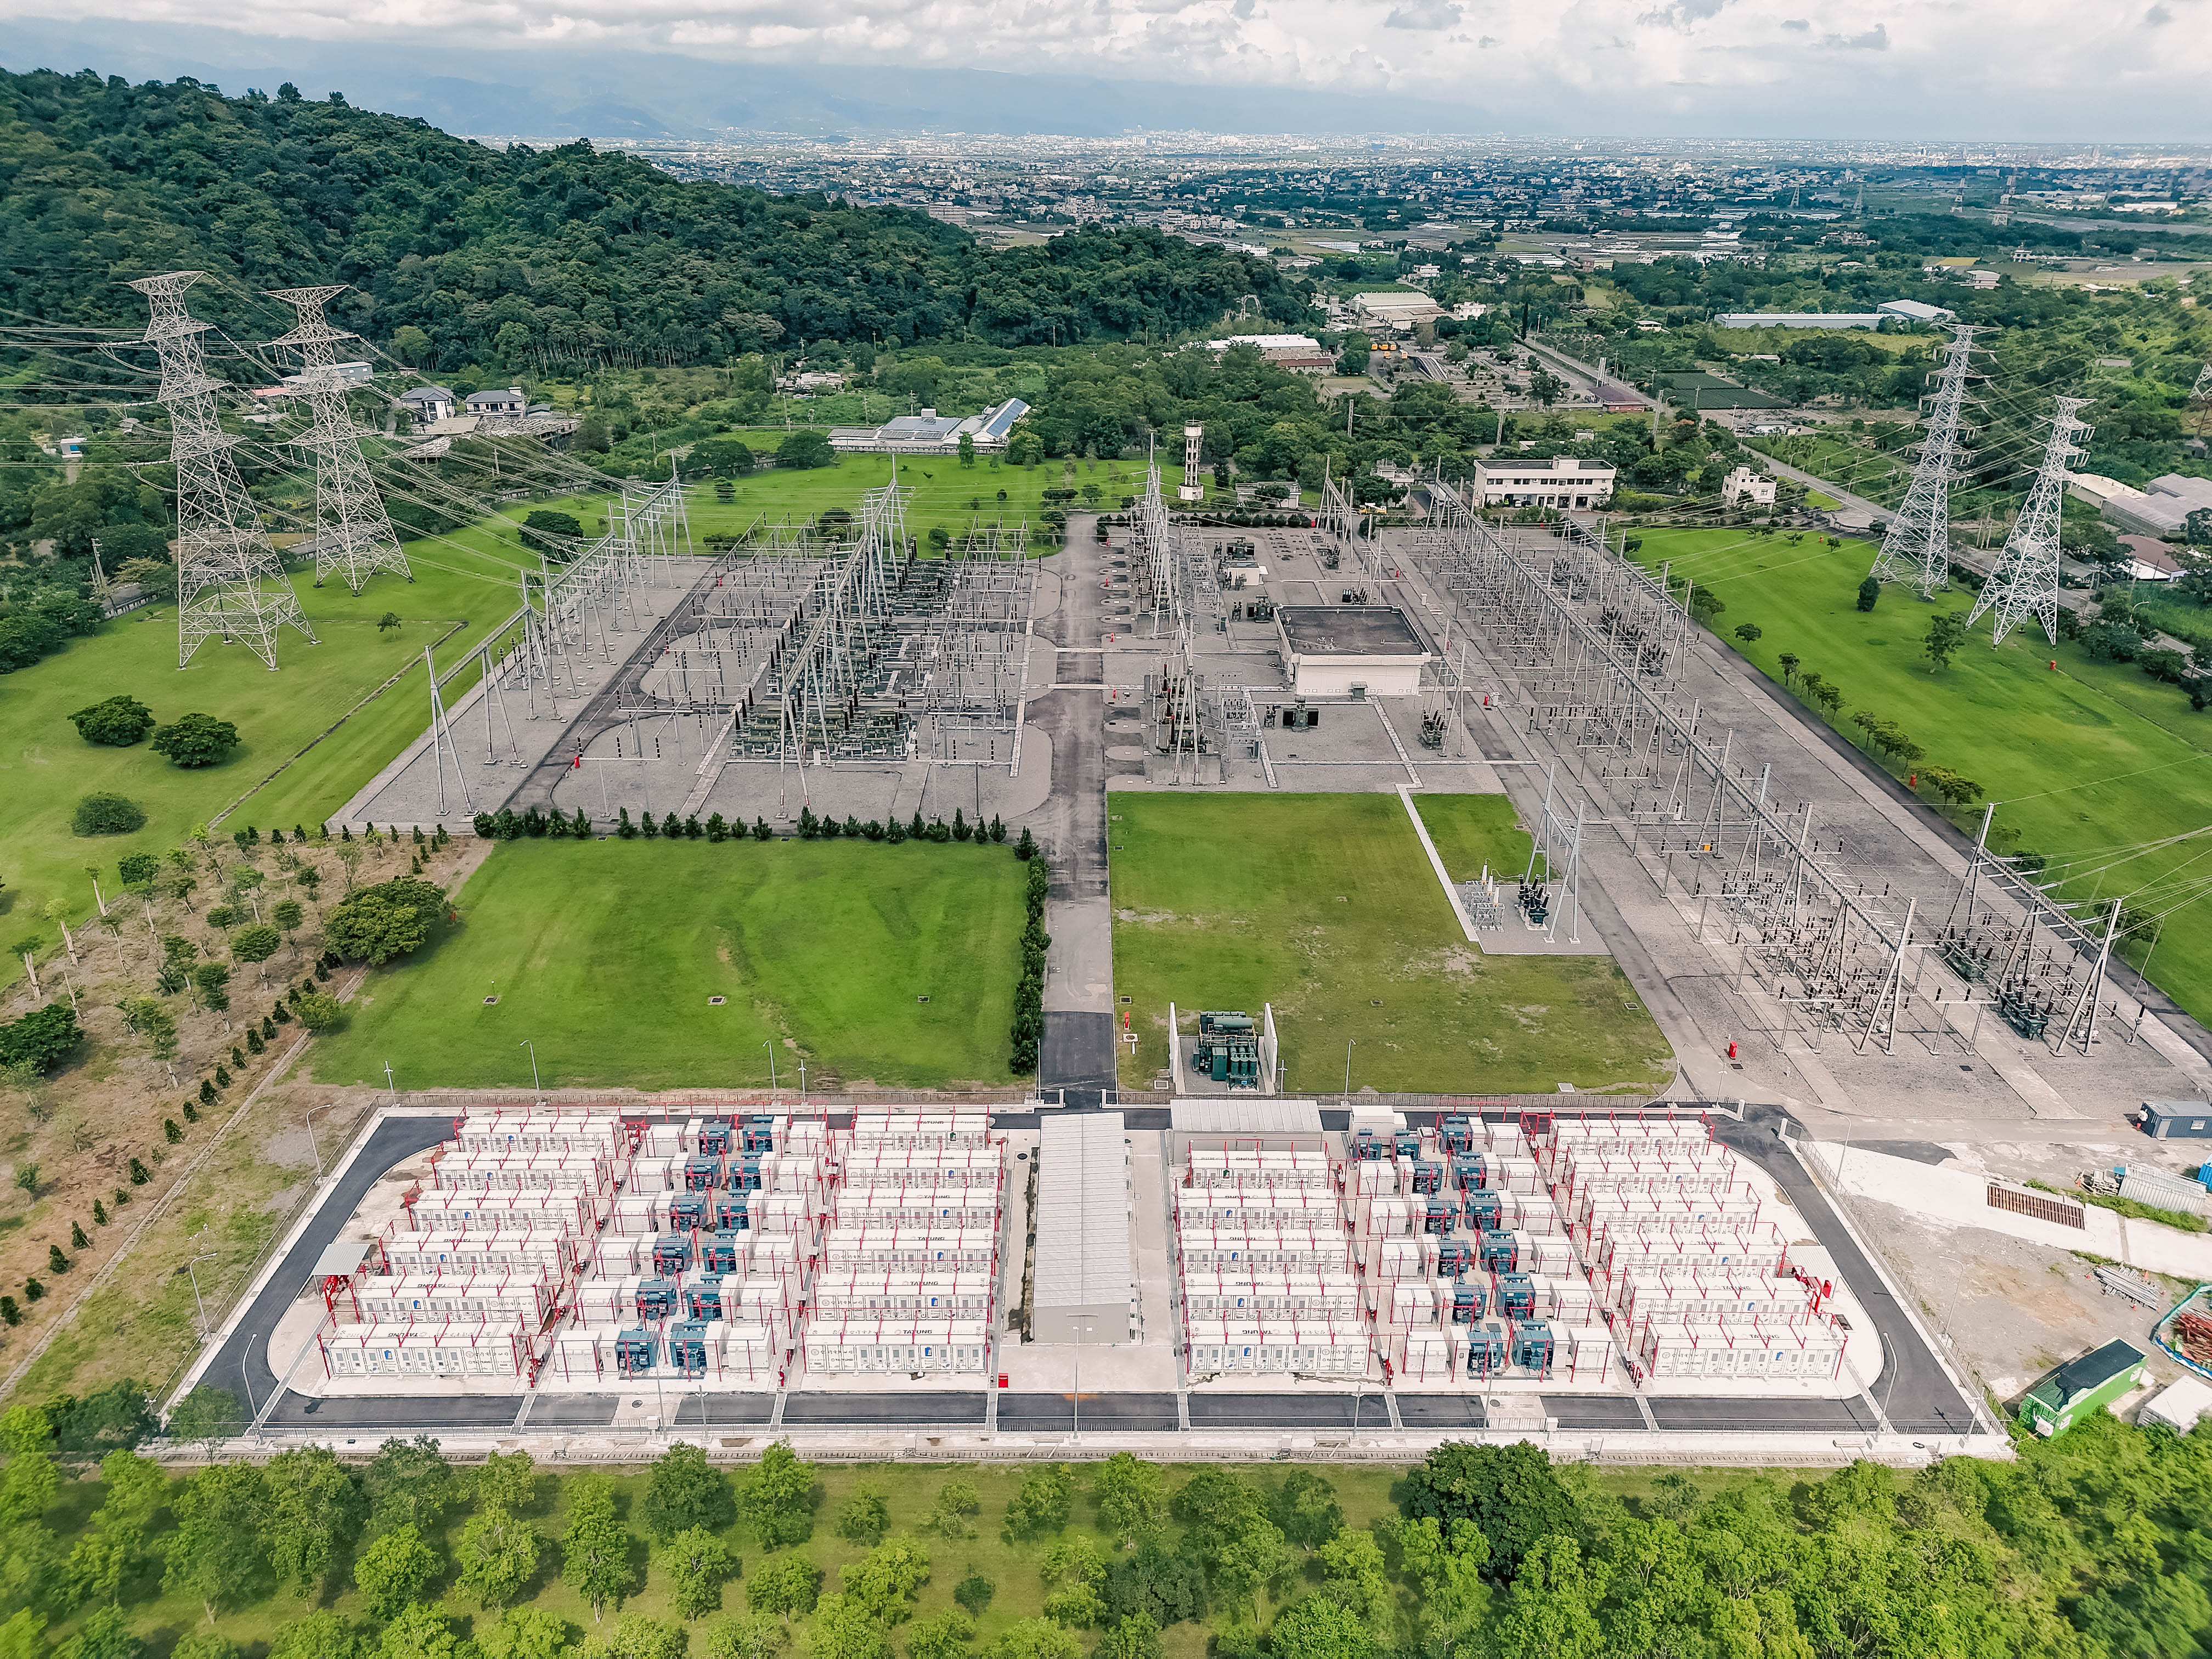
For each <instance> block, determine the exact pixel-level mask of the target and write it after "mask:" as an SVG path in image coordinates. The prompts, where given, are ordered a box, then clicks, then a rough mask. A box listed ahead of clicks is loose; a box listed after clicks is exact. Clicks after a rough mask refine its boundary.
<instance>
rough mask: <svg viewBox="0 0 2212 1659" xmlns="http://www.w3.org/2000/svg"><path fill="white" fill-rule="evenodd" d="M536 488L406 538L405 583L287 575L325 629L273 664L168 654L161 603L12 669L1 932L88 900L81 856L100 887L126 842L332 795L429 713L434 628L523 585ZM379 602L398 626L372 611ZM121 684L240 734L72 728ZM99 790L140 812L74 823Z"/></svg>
mask: <svg viewBox="0 0 2212 1659" xmlns="http://www.w3.org/2000/svg"><path fill="white" fill-rule="evenodd" d="M534 505H535V504H531V503H518V504H515V505H513V506H510V507H507V508H504V509H503V510H502V512H501V513H500V514H497V515H495V516H494V517H492V518H490V519H488V520H485V521H484V522H483V524H480V525H477V526H471V527H470V528H469V529H466V530H464V531H459V532H455V533H453V535H451V536H448V537H440V538H422V539H420V540H416V541H412V542H410V543H409V544H407V552H408V556H409V561H410V565H411V566H412V568H413V570H414V574H415V580H413V581H412V582H408V581H403V580H399V579H398V578H397V577H393V576H378V577H376V578H374V580H371V581H370V582H369V583H368V586H366V587H365V588H364V589H363V590H362V592H361V594H360V595H359V596H358V597H356V595H354V594H352V593H350V592H348V591H347V590H346V588H345V587H344V586H343V584H341V583H339V582H338V581H337V580H336V579H335V578H333V579H332V580H331V584H330V585H329V586H325V587H317V586H314V578H313V574H312V573H306V574H295V575H294V576H293V577H292V578H291V579H290V580H291V582H292V585H293V586H294V587H295V589H296V590H297V591H298V592H299V595H300V600H301V609H302V610H303V611H305V613H306V615H307V620H308V622H309V623H310V625H311V626H312V627H313V629H314V630H315V633H316V635H317V637H318V638H319V640H320V641H321V643H320V644H316V645H311V644H309V643H308V642H307V640H306V639H304V638H302V637H301V635H298V634H296V633H295V632H293V631H292V630H291V629H284V630H283V632H282V633H281V634H280V635H279V636H278V640H277V647H276V653H277V654H276V662H277V671H276V672H274V673H271V672H270V671H269V670H268V669H267V668H266V667H264V665H262V663H261V661H260V659H258V658H257V657H255V656H253V655H252V653H250V652H249V651H247V650H246V647H244V646H242V645H225V644H223V643H222V641H219V640H216V641H208V642H206V643H204V644H203V645H202V646H201V647H199V649H198V650H197V651H196V652H195V653H193V655H192V659H191V664H190V665H188V666H187V667H185V669H183V670H181V671H179V669H178V667H177V655H176V653H177V620H176V619H177V610H176V606H174V605H153V606H150V607H149V608H147V609H146V610H143V611H132V612H131V613H130V614H128V615H126V616H125V617H121V618H119V619H118V620H116V621H114V622H111V623H107V624H106V627H105V628H104V629H102V630H101V631H100V633H98V634H96V635H90V636H88V637H87V638H84V639H79V640H72V641H70V643H69V644H68V645H67V646H66V647H64V649H62V650H61V651H59V652H57V653H55V654H54V655H52V656H51V657H48V658H47V659H46V660H45V661H43V662H40V663H38V664H36V665H33V666H32V667H29V668H26V669H22V670H20V671H17V672H15V673H14V674H10V675H9V676H8V677H7V678H6V682H5V692H6V695H5V696H0V773H4V774H6V776H5V778H4V779H0V791H4V794H5V800H4V804H0V881H4V882H5V883H6V887H5V890H4V893H0V904H4V905H7V906H9V915H7V916H6V917H4V918H0V933H4V936H5V939H7V940H13V939H16V938H18V937H22V936H25V935H28V934H33V933H35V934H42V935H44V936H45V937H46V940H47V942H48V943H49V944H50V945H56V946H58V945H59V944H60V937H59V934H58V933H57V931H56V930H55V929H54V928H53V927H52V925H51V924H49V923H47V922H46V921H45V911H46V906H47V904H48V903H49V902H52V901H54V900H57V899H59V900H61V901H63V902H65V903H67V904H68V905H69V906H70V923H71V925H72V926H75V925H76V923H77V922H78V921H81V920H82V919H83V918H84V917H86V916H87V915H90V914H91V912H92V909H93V898H92V884H91V883H90V882H89V881H88V880H87V879H86V878H85V875H84V866H86V865H88V864H94V865H98V866H100V868H101V872H102V878H103V884H104V885H105V886H106V889H107V890H108V891H109V892H110V893H111V894H112V892H113V891H114V890H115V863H116V860H118V859H119V858H120V857H122V856H123V855H124V854H126V853H133V852H139V851H150V852H160V851H161V850H162V849H164V848H169V847H173V846H175V845H177V844H178V843H179V842H182V841H183V840H184V839H185V836H187V835H188V834H189V833H190V831H191V828H192V826H193V825H194V824H196V823H207V822H209V821H210V820H211V819H213V818H214V817H216V815H217V814H218V813H220V812H222V811H224V810H225V809H226V808H229V807H233V806H234V803H235V806H234V817H233V818H232V819H231V820H230V821H231V823H239V824H243V823H252V824H255V825H257V826H260V827H262V828H264V829H265V828H267V827H268V826H270V825H272V824H273V825H279V826H282V827H283V828H284V829H287V830H288V831H289V829H290V828H291V826H292V825H293V824H295V823H308V824H313V823H318V822H319V821H320V820H322V819H323V818H325V817H328V816H330V815H331V813H333V812H335V811H337V809H338V808H339V807H340V806H342V805H344V804H345V801H346V800H347V799H348V798H349V796H351V795H352V794H353V793H354V792H355V791H356V790H357V789H358V788H360V787H361V786H362V784H364V783H366V782H367V781H368V780H369V779H370V778H372V777H374V775H376V772H377V770H378V769H380V767H382V766H383V765H384V764H385V763H386V762H388V761H389V760H391V759H392V757H393V756H395V755H397V754H398V752H399V751H400V750H402V749H404V748H405V747H406V746H407V744H409V743H410V742H411V741H412V740H413V739H414V738H416V735H418V734H419V733H420V732H422V728H423V726H424V725H425V724H426V723H427V722H428V718H429V712H428V710H429V704H428V698H427V696H425V694H424V690H423V681H422V651H423V647H426V646H436V645H439V642H440V641H446V642H445V643H444V644H443V645H442V646H441V647H440V649H439V653H438V655H439V659H440V661H441V663H444V662H449V661H451V660H453V658H454V657H455V655H457V654H458V653H459V652H460V651H462V650H465V649H466V648H467V647H468V646H469V645H471V643H473V642H475V641H477V640H479V639H481V638H482V636H483V630H484V629H487V628H489V627H490V626H491V625H493V624H494V623H497V622H498V621H499V620H500V619H501V617H505V616H507V614H508V613H509V612H510V611H513V610H514V608H515V607H516V605H519V604H520V602H521V595H520V586H519V583H518V580H517V575H516V573H517V571H518V569H519V568H521V567H522V566H524V565H527V566H528V568H531V569H533V570H534V569H536V568H537V567H538V560H537V557H536V556H535V555H534V554H531V553H527V552H526V551H525V550H524V549H523V548H522V546H521V544H520V541H519V540H518V539H517V538H516V535H515V533H514V524H515V520H517V519H519V518H520V517H521V516H522V515H523V514H524V513H528V512H530V511H532V509H533V506H534ZM553 505H555V506H556V507H562V508H563V509H564V510H568V511H572V512H576V513H579V514H580V515H582V514H584V513H594V514H595V513H598V512H599V511H601V510H603V509H602V508H601V507H600V506H599V503H598V501H596V499H594V500H591V501H584V500H574V501H562V502H556V503H554V504H553ZM387 612H389V613H391V614H392V615H394V616H396V617H398V618H399V622H398V625H396V626H393V627H390V628H384V627H380V626H379V624H380V622H381V621H382V619H383V617H385V615H386V613H387ZM395 675H397V676H398V679H397V681H396V682H395V683H393V684H391V685H390V687H389V688H388V689H386V690H381V691H380V690H379V688H380V687H384V686H385V684H386V682H387V681H390V680H392V678H393V677H394V676H395ZM460 689H461V688H459V687H458V686H457V687H455V688H454V690H453V695H458V694H459V690H460ZM124 693H127V694H128V695H130V696H134V697H137V699H138V700H139V701H140V702H143V703H144V704H146V705H147V706H148V707H149V708H151V709H153V710H154V712H155V714H156V715H157V716H158V717H160V718H161V720H173V719H175V718H176V717H177V716H178V715H179V714H185V713H186V712H188V711H197V712H199V713H202V714H212V715H214V716H216V718H217V719H218V720H228V721H230V722H231V724H232V725H234V726H236V727H237V728H238V732H239V736H240V746H239V748H238V749H237V750H234V752H233V753H232V754H231V756H230V757H229V758H228V760H226V761H225V762H224V763H222V765H220V766H211V767H206V768H202V769H195V770H190V771H186V770H180V769H178V768H176V767H174V766H172V765H170V764H169V763H168V762H167V761H166V760H165V759H163V758H162V757H161V756H159V755H157V754H155V753H154V752H153V750H150V749H149V748H148V747H147V745H146V744H143V743H141V744H135V745H134V746H132V747H131V748H128V749H106V748H100V747H99V746H97V745H95V744H88V743H86V742H85V741H84V740H83V739H82V738H79V737H78V736H77V733H76V727H75V726H71V725H70V723H69V716H70V714H71V713H72V712H74V711H75V710H76V709H79V708H84V707H85V706H86V705H87V704H88V703H93V702H100V700H101V699H103V698H106V697H112V696H117V695H118V694H124ZM364 700H368V701H367V702H366V705H365V706H363V704H364ZM333 726H335V727H336V729H335V730H331V728H332V727H333ZM326 734H327V735H326ZM302 750H305V751H306V752H305V753H304V754H302V753H301V751H302ZM295 757H296V758H295ZM288 763H289V764H288ZM272 774H273V776H272ZM95 790H101V791H112V792H113V793H117V794H120V795H126V796H128V797H129V798H130V799H132V800H134V801H136V802H137V804H138V805H139V806H140V807H141V808H143V810H144V811H145V813H146V824H145V827H144V828H143V829H140V830H138V831H137V832H136V833H134V834H132V835H128V836H100V837H97V838H94V839H86V838H83V837H80V836H76V835H74V834H72V833H71V831H70V812H71V811H72V810H73V809H74V807H75V806H76V801H77V799H78V798H79V797H80V796H82V795H84V794H87V793H91V792H93V791H95ZM241 796H244V797H246V799H244V800H243V801H240V797H241ZM21 972H22V962H21V953H20V952H17V951H9V952H8V953H7V959H6V960H5V961H0V982H6V981H9V980H12V979H13V978H15V977H16V976H18V975H21Z"/></svg>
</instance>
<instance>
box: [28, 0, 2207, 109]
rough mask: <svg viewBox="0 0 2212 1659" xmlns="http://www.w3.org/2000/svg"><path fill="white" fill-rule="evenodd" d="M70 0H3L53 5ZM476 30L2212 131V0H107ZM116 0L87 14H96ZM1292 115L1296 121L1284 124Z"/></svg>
mask: <svg viewBox="0 0 2212 1659" xmlns="http://www.w3.org/2000/svg"><path fill="white" fill-rule="evenodd" d="M55 9H56V8H55V7H54V6H53V3H52V0H0V16H19V17H20V16H30V15H46V16H52V14H53V12H54V11H55ZM88 9H89V10H92V11H94V12H97V13H99V14H103V15H112V16H115V17H117V18H119V19H125V20H136V21H162V22H173V23H193V24H203V25H204V24H207V23H210V22H213V21H217V18H218V16H219V17H220V21H222V22H223V23H224V24H226V25H228V27H234V28H241V29H245V30H247V31H249V32H252V33H257V34H261V35H264V36H269V37H283V36H289V37H302V36H304V37H307V38H309V39H312V40H318V41H322V42H325V43H332V44H335V43H339V42H345V41H356V42H362V41H375V42H378V43H380V44H386V45H396V44H400V43H403V42H405V43H414V44H419V45H424V46H437V45H440V44H444V45H450V46H456V47H459V46H466V47H469V48H474V49H479V50H481V49H485V48H492V49H497V48H501V47H507V48H513V47H523V46H528V47H534V48H538V49H541V50H542V49H544V48H549V47H552V48H560V47H567V48H572V49H577V50H581V51H586V52H588V51H593V50H598V51H605V50H607V49H609V48H616V47H619V48H627V49H633V50H641V51H659V52H682V53H684V54H687V55H690V56H693V57H697V58H720V59H738V60H744V61H749V62H754V63H761V62H771V61H779V60H781V61H804V62H809V63H833V64H834V63H844V64H878V65H922V66H930V67H941V68H947V69H951V68H975V69H989V70H1007V71H1013V72H1024V71H1028V72H1036V71H1056V72H1060V73H1072V74H1082V75H1097V76H1108V77H1141V78H1146V79H1158V80H1167V81H1173V82H1185V83H1196V84H1200V85H1225V84H1233V85H1237V86H1242V87H1247V88H1255V87H1285V88H1312V89H1316V90H1322V89H1325V90H1329V91H1335V92H1341V93H1353V94H1399V95H1402V96H1409V97H1419V98H1422V99H1435V100H1445V101H1449V102H1453V103H1458V104H1464V105H1469V106H1479V107H1480V108H1481V109H1483V110H1485V111H1486V112H1491V113H1492V114H1493V115H1494V117H1495V118H1496V119H1497V121H1498V125H1500V126H1501V127H1504V128H1507V129H1509V130H1516V131H1589V132H1611V133H1638V132H1643V133H1666V132H1680V133H1699V134H1725V133H1742V134H1746V135H1754V134H1760V133H1774V134H1777V135H1784V134H1791V133H1803V134H1808V135H1809V134H1825V135H1833V136H1865V137H1908V136H1926V137H1958V136H1966V135H1979V136H1986V137H2006V138H2021V139H2037V138H2080V137H2109V138H2113V139H2134V140H2145V141H2155V140H2160V139H2168V140H2175V141H2184V140H2200V141H2201V140H2204V139H2207V138H2212V97H2208V95H2207V94H2206V91H2205V88H2207V87H2208V86H2212V0H2087V3H2081V0H1911V3H1899V0H1863V3H1852V4H1845V3H1844V0H1552V3H1549V4H1546V3H1541V0H1539V3H1534V4H1530V3H1527V0H350V3H348V4H346V5H343V6H339V5H337V4H334V3H332V0H229V3H228V5H226V6H225V7H223V8H222V10H221V12H220V14H217V13H216V12H215V11H214V10H212V9H210V8H209V7H208V6H207V5H205V4H204V0H94V5H92V6H91V7H89V8H88ZM93 21H95V20H94V19H90V18H80V19H79V20H77V23H76V27H77V28H78V29H79V30H80V31H81V30H82V29H83V28H84V27H87V26H88V24H90V23H92V22H93ZM1285 125H1286V127H1287V126H1290V125H1293V124H1291V123H1289V122H1286V123H1285Z"/></svg>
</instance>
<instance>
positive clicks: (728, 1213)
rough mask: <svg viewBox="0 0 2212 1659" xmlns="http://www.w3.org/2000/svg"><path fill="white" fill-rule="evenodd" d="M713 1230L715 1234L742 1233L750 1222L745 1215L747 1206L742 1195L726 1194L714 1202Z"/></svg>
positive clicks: (748, 1226)
mask: <svg viewBox="0 0 2212 1659" xmlns="http://www.w3.org/2000/svg"><path fill="white" fill-rule="evenodd" d="M746 1211H747V1204H746V1200H745V1195H744V1194H743V1193H727V1194H724V1195H723V1196H721V1197H720V1198H718V1199H716V1200H714V1230H715V1231H717V1232H725V1233H742V1232H744V1231H747V1230H749V1229H750V1227H751V1225H752V1222H751V1220H750V1218H749V1216H748V1215H747V1213H746Z"/></svg>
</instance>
